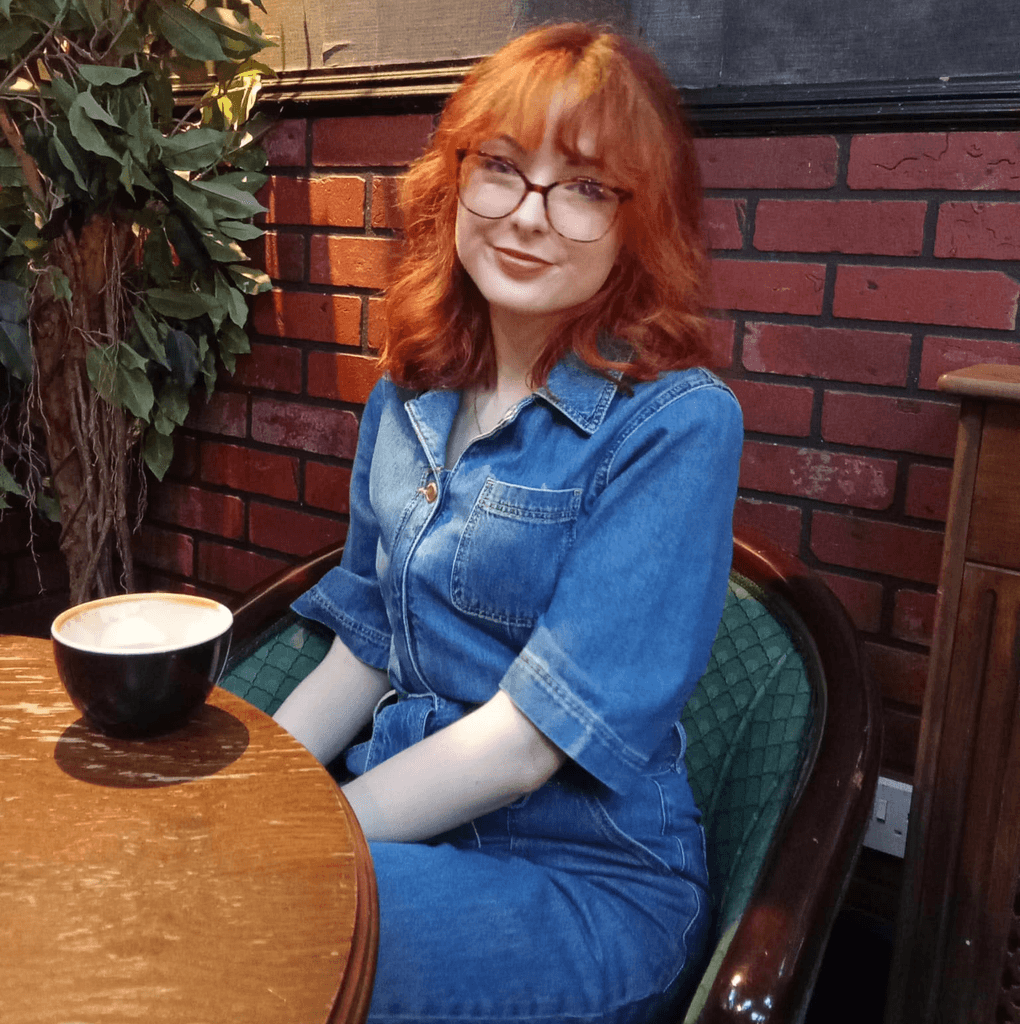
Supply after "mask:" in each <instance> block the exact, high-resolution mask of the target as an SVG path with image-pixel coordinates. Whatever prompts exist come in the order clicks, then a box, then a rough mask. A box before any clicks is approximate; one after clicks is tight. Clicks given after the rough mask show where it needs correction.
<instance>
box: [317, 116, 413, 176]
mask: <svg viewBox="0 0 1020 1024" xmlns="http://www.w3.org/2000/svg"><path fill="white" fill-rule="evenodd" d="M431 135H432V117H431V116H430V115H429V114H396V115H382V116H378V115H376V116H368V117H323V118H319V120H317V121H315V122H314V124H313V125H312V163H313V164H314V165H315V166H316V167H400V166H403V165H405V164H409V163H410V162H411V161H412V160H414V159H416V158H417V157H419V156H421V154H422V153H423V152H424V151H425V148H426V147H427V145H428V142H429V138H430V136H431Z"/></svg>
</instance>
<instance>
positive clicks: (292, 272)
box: [251, 231, 308, 282]
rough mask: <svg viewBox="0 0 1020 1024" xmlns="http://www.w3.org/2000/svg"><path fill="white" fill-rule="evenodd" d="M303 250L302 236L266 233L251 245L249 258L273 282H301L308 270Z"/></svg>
mask: <svg viewBox="0 0 1020 1024" xmlns="http://www.w3.org/2000/svg"><path fill="white" fill-rule="evenodd" d="M305 248H306V247H305V239H304V236H303V235H296V234H289V233H286V232H281V231H267V232H266V233H265V234H264V235H263V236H262V237H261V238H258V239H256V240H255V242H254V243H253V244H252V247H251V258H252V260H253V262H254V263H255V264H256V265H257V266H259V267H261V268H262V269H263V270H264V271H265V272H266V273H267V274H268V275H269V276H270V277H271V278H272V279H273V280H274V281H294V282H301V281H304V279H305V272H306V270H307V268H308V260H307V258H306V255H305Z"/></svg>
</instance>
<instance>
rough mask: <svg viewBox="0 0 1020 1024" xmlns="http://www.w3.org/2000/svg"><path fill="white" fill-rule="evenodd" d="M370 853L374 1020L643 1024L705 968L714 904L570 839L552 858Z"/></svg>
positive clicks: (410, 849) (383, 1023)
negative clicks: (678, 982) (664, 997)
mask: <svg viewBox="0 0 1020 1024" xmlns="http://www.w3.org/2000/svg"><path fill="white" fill-rule="evenodd" d="M370 845H371V850H372V857H373V861H374V864H375V871H376V878H377V881H378V886H379V908H380V937H379V964H378V970H377V974H376V982H375V990H374V994H373V998H372V1005H371V1010H370V1014H369V1021H370V1022H373V1024H397V1022H400V1024H412V1022H415V1021H422V1022H430V1021H451V1022H452V1021H457V1022H459V1024H466V1022H478V1024H482V1022H485V1024H491V1022H496V1021H522V1022H527V1024H546V1022H548V1024H570V1022H589V1024H590V1022H596V1021H605V1022H637V1021H645V1020H647V1019H648V1018H649V1016H650V1015H651V1014H652V1013H653V1011H654V1010H655V1008H656V1007H657V1006H658V1005H659V1004H660V1003H661V993H662V992H664V991H665V989H666V988H667V987H668V986H669V985H670V984H671V982H673V981H674V980H675V979H676V976H677V974H678V972H679V971H680V968H681V966H682V965H684V964H685V962H686V963H687V964H690V963H697V962H698V961H699V960H700V954H701V945H702V942H703V938H704V934H705V931H706V926H707V918H708V906H707V902H708V901H707V897H706V894H705V892H704V890H703V889H702V888H701V887H700V886H698V885H695V884H694V883H692V882H690V881H688V880H686V879H684V878H680V877H678V876H677V875H675V874H669V873H665V872H663V873H658V874H656V873H655V872H647V871H644V870H635V869H634V867H633V865H626V864H622V863H620V862H619V861H618V860H614V859H613V858H612V856H611V855H608V856H607V855H606V854H605V852H604V851H597V850H596V851H591V850H590V848H588V849H582V848H581V847H574V848H573V849H571V848H570V847H569V846H565V845H563V844H559V843H557V844H550V845H549V850H548V853H549V856H546V857H544V858H541V860H542V861H543V862H541V863H536V861H535V858H534V857H530V858H529V859H525V858H522V857H520V856H517V855H515V854H512V853H510V852H509V851H508V850H506V849H499V848H496V849H494V850H492V852H489V851H488V850H485V849H481V850H480V849H478V848H473V849H463V848H460V847H458V846H455V845H451V844H449V843H442V844H439V845H435V846H430V845H426V844H419V843H406V844H402V843H371V844H370ZM585 867H586V868H587V869H585ZM674 988H675V986H674Z"/></svg>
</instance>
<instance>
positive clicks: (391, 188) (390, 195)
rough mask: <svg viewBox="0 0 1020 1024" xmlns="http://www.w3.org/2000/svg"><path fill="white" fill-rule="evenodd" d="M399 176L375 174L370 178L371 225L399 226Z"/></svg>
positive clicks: (401, 224) (402, 221)
mask: <svg viewBox="0 0 1020 1024" xmlns="http://www.w3.org/2000/svg"><path fill="white" fill-rule="evenodd" d="M403 224H404V218H403V216H402V215H401V212H400V178H399V177H383V176H382V175H378V174H377V175H376V176H375V177H374V178H372V227H373V228H400V227H403Z"/></svg>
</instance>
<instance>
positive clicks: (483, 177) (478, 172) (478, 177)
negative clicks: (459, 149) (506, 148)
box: [457, 153, 526, 219]
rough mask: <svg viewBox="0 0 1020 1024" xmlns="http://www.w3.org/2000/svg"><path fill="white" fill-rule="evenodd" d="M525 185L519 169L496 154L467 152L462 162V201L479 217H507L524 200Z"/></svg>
mask: <svg viewBox="0 0 1020 1024" xmlns="http://www.w3.org/2000/svg"><path fill="white" fill-rule="evenodd" d="M525 189H526V186H525V184H524V179H523V178H522V177H521V176H520V174H518V172H517V169H516V168H515V167H514V166H513V165H512V164H508V163H507V162H506V161H504V160H500V159H498V158H497V157H492V156H486V155H485V154H484V153H468V154H467V156H465V157H464V159H463V160H462V161H461V164H460V178H459V179H458V181H457V191H458V192H459V194H460V201H461V202H462V203H463V204H464V205H465V206H466V207H467V208H468V209H469V210H470V211H471V212H472V213H475V214H477V215H478V216H479V217H488V218H490V219H496V218H498V217H505V216H506V215H507V214H508V213H510V211H511V210H513V208H514V207H515V206H516V205H517V204H518V203H519V202H520V201H521V198H522V197H523V195H524V192H525Z"/></svg>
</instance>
